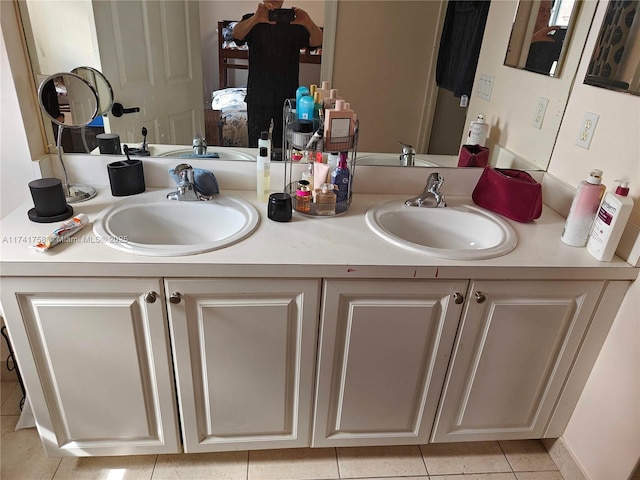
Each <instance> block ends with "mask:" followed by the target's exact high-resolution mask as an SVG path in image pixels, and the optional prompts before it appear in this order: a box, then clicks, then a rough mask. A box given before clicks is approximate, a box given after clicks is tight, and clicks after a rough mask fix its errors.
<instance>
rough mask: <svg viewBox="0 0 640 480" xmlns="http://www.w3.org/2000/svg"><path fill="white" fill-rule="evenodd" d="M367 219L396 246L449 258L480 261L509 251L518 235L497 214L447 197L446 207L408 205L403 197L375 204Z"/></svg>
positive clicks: (515, 243)
mask: <svg viewBox="0 0 640 480" xmlns="http://www.w3.org/2000/svg"><path fill="white" fill-rule="evenodd" d="M366 222H367V225H368V226H369V228H370V229H371V230H372V231H373V232H375V233H376V234H377V235H379V236H380V237H382V238H383V239H385V240H386V241H388V242H389V243H392V244H393V245H397V246H398V247H401V248H404V249H405V250H409V251H412V252H416V253H422V254H426V255H431V256H433V257H439V258H447V259H451V260H480V259H485V258H494V257H499V256H501V255H504V254H506V253H509V252H510V251H511V250H513V249H514V248H515V247H516V245H517V243H518V237H517V235H516V233H515V231H514V230H513V228H511V226H510V225H509V224H508V223H507V222H505V221H504V220H502V219H501V218H500V217H498V216H497V215H494V214H493V213H491V212H488V211H487V210H484V209H482V208H480V207H476V206H475V205H469V204H464V203H457V202H455V201H449V200H447V207H444V208H427V207H409V206H407V205H405V204H404V200H394V201H391V202H386V203H381V204H379V205H375V206H373V207H371V208H370V209H369V211H367V214H366Z"/></svg>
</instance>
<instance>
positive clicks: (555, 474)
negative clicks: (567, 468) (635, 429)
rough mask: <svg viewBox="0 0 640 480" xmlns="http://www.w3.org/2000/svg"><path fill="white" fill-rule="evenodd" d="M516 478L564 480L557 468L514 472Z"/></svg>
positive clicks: (520, 479)
mask: <svg viewBox="0 0 640 480" xmlns="http://www.w3.org/2000/svg"><path fill="white" fill-rule="evenodd" d="M516 478H517V479H518V480H564V479H563V477H562V474H561V473H560V472H559V471H558V470H554V471H551V472H516ZM630 480H633V479H630Z"/></svg>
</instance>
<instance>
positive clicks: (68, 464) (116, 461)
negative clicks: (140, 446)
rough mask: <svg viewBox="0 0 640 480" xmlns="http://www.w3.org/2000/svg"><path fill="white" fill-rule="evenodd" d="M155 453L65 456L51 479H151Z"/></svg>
mask: <svg viewBox="0 0 640 480" xmlns="http://www.w3.org/2000/svg"><path fill="white" fill-rule="evenodd" d="M155 463H156V455H131V456H121V457H120V456H114V457H65V458H63V459H62V461H61V462H60V466H59V467H58V470H57V471H56V473H55V475H54V476H53V480H151V474H152V473H153V466H154V465H155Z"/></svg>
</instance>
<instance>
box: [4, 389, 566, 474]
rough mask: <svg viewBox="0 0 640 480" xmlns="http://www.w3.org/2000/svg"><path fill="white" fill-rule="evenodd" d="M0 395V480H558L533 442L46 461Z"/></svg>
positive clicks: (11, 403) (12, 400)
mask: <svg viewBox="0 0 640 480" xmlns="http://www.w3.org/2000/svg"><path fill="white" fill-rule="evenodd" d="M0 394H1V399H0V401H1V402H2V403H1V408H0V411H1V414H2V415H1V417H0V420H1V425H2V435H1V438H0V448H1V457H0V458H1V470H0V478H2V480H21V479H24V480H40V479H42V480H71V479H73V480H138V479H141V480H142V479H144V480H173V479H176V480H177V479H184V480H200V479H202V480H220V479H229V480H235V479H238V480H272V479H274V480H275V479H277V480H284V479H291V480H320V479H339V478H359V479H373V478H383V477H384V478H386V479H387V480H398V479H402V480H563V478H562V475H561V474H560V472H559V471H558V468H557V467H556V465H555V464H554V463H553V461H552V460H551V457H549V455H548V454H547V452H546V451H545V449H544V447H543V446H542V443H540V442H539V441H537V440H532V441H529V440H526V441H508V442H473V443H455V444H430V445H412V446H400V447H350V448H320V449H288V450H262V451H249V452H247V451H242V452H226V453H208V454H207V453H200V454H180V455H144V456H129V457H93V458H69V457H68V458H62V459H60V458H47V457H46V456H45V455H44V453H43V450H42V446H41V444H40V440H39V438H38V435H37V433H36V430H35V429H34V428H30V429H25V430H18V431H15V425H16V423H17V421H18V417H19V414H20V409H19V406H18V404H19V400H20V397H21V391H20V387H19V385H18V383H17V382H2V385H1V387H0ZM463 475H464V476H463Z"/></svg>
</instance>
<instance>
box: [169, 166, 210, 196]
mask: <svg viewBox="0 0 640 480" xmlns="http://www.w3.org/2000/svg"><path fill="white" fill-rule="evenodd" d="M173 173H174V174H175V175H177V177H178V188H177V190H176V191H175V192H170V193H168V194H167V198H168V199H169V200H179V201H187V202H194V201H198V200H204V198H201V196H200V195H198V192H196V185H195V180H194V178H195V176H194V172H193V167H192V166H191V165H189V164H188V163H181V164H179V165H176V167H175V168H174V169H173Z"/></svg>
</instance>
